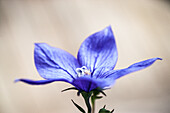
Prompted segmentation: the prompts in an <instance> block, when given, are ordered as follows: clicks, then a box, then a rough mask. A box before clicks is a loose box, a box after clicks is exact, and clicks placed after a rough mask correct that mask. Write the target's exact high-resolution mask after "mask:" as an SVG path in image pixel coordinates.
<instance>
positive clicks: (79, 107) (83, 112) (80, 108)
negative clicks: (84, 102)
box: [71, 99, 86, 113]
mask: <svg viewBox="0 0 170 113" xmlns="http://www.w3.org/2000/svg"><path fill="white" fill-rule="evenodd" d="M71 101H72V102H73V104H74V105H75V106H76V107H77V108H78V109H79V110H80V111H81V112H82V113H86V112H85V111H84V109H83V108H82V107H81V106H79V105H78V104H76V103H75V102H74V101H73V100H72V99H71Z"/></svg>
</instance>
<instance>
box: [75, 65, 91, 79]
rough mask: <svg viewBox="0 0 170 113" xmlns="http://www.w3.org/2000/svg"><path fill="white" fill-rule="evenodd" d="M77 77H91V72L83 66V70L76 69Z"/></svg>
mask: <svg viewBox="0 0 170 113" xmlns="http://www.w3.org/2000/svg"><path fill="white" fill-rule="evenodd" d="M76 72H77V75H78V76H79V77H80V76H84V75H90V74H91V73H90V71H89V70H88V69H87V67H86V66H83V67H81V68H77V69H76Z"/></svg>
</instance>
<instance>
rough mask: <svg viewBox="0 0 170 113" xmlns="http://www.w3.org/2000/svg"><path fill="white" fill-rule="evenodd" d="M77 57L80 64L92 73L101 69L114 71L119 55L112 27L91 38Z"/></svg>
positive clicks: (81, 48) (82, 45)
mask: <svg viewBox="0 0 170 113" xmlns="http://www.w3.org/2000/svg"><path fill="white" fill-rule="evenodd" d="M77 57H78V61H79V63H80V64H81V65H82V66H86V67H87V68H88V69H89V70H90V71H91V72H92V73H93V72H94V71H95V70H96V69H97V68H98V69H99V68H101V67H105V68H106V67H107V68H110V69H113V68H114V67H115V65H116V62H117V58H118V53H117V48H116V42H115V38H114V35H113V32H112V29H111V26H108V27H106V28H105V29H103V30H101V31H99V32H97V33H94V34H92V35H91V36H89V37H88V38H87V39H86V40H85V41H84V42H83V43H82V44H81V46H80V49H79V52H78V56H77ZM104 72H105V71H103V72H102V73H104Z"/></svg>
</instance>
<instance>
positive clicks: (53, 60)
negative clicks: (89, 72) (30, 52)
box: [34, 43, 80, 81]
mask: <svg viewBox="0 0 170 113" xmlns="http://www.w3.org/2000/svg"><path fill="white" fill-rule="evenodd" d="M34 60H35V66H36V68H37V70H38V72H39V74H40V75H41V76H42V77H43V78H45V79H68V80H69V81H71V80H73V79H74V78H75V77H76V76H77V75H76V71H75V70H76V68H78V67H80V66H79V63H78V61H77V60H76V58H75V57H74V56H72V55H71V54H69V53H68V52H66V51H64V50H62V49H59V48H54V47H51V46H49V45H47V44H45V43H36V44H35V49H34Z"/></svg>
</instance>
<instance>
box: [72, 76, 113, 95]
mask: <svg viewBox="0 0 170 113" xmlns="http://www.w3.org/2000/svg"><path fill="white" fill-rule="evenodd" d="M108 81H110V78H108V79H94V78H91V77H86V76H83V77H79V78H77V79H75V80H73V82H72V83H71V84H72V85H74V86H75V87H76V88H77V89H79V90H81V91H86V92H90V91H91V90H93V89H96V88H101V89H105V88H107V87H109V86H110V82H108ZM112 83H114V81H112Z"/></svg>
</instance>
